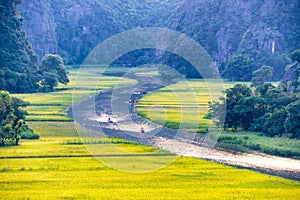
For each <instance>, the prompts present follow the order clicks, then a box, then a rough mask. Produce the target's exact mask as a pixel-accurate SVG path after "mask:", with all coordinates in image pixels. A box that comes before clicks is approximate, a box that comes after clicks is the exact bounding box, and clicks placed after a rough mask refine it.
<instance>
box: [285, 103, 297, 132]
mask: <svg viewBox="0 0 300 200" xmlns="http://www.w3.org/2000/svg"><path fill="white" fill-rule="evenodd" d="M286 110H287V117H286V120H285V124H284V128H285V132H286V133H288V134H290V137H292V138H300V100H298V101H296V102H293V103H291V104H289V105H288V106H287V107H286Z"/></svg>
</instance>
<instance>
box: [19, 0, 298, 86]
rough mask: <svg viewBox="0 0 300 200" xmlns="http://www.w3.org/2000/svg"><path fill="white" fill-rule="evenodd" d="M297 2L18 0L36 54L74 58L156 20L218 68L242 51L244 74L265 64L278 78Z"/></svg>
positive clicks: (293, 32) (294, 27)
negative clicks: (248, 62)
mask: <svg viewBox="0 0 300 200" xmlns="http://www.w3.org/2000/svg"><path fill="white" fill-rule="evenodd" d="M41 2H43V3H41ZM299 7H300V5H299V1H298V0H253V1H248V0H226V1H222V0H205V1H204V0H177V1H174V0H167V1H158V0H128V1H126V2H124V1H120V0H116V1H109V0H86V1H83V0H44V1H35V0H23V4H22V5H21V6H20V7H19V10H20V12H21V15H22V16H23V17H24V26H25V29H26V32H27V34H28V39H29V41H30V42H31V44H32V47H33V49H34V51H35V52H36V54H37V55H38V57H39V58H41V57H42V56H43V55H44V54H45V53H59V54H61V55H62V57H63V58H64V60H65V62H66V63H67V64H80V63H81V62H82V61H83V60H84V58H85V57H86V55H87V54H88V53H89V52H90V51H91V50H92V49H93V48H94V47H95V46H96V45H97V44H98V43H100V42H101V41H103V40H105V39H106V38H108V37H110V36H112V35H114V34H116V33H119V32H122V31H125V30H129V29H132V28H136V27H148V26H159V27H168V28H171V29H174V30H177V31H179V32H182V33H184V34H187V35H188V36H190V37H192V38H194V39H195V40H196V41H198V42H199V43H200V44H201V45H202V46H203V47H204V48H205V49H206V50H207V51H208V52H209V54H210V55H211V56H212V58H213V60H214V61H216V63H217V66H218V67H219V69H220V71H221V73H224V74H226V73H225V72H226V68H227V65H228V63H230V62H234V59H235V57H236V56H244V57H246V59H247V58H248V57H249V58H253V60H254V63H255V64H254V66H252V67H251V69H250V72H249V76H251V71H253V70H256V69H257V68H259V67H260V66H262V65H270V66H272V67H274V78H275V80H279V79H280V78H281V77H282V76H283V75H284V68H285V66H286V65H287V64H289V63H290V60H289V58H288V57H287V54H288V53H290V52H291V51H293V50H295V49H298V48H299V47H300V23H299V21H300V8H299ZM135 60H137V59H135ZM224 76H225V75H224ZM249 76H248V79H249V78H250V77H249Z"/></svg>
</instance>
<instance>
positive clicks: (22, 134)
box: [21, 130, 40, 140]
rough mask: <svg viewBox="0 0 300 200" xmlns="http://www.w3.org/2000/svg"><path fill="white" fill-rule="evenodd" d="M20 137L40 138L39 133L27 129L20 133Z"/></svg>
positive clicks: (28, 138)
mask: <svg viewBox="0 0 300 200" xmlns="http://www.w3.org/2000/svg"><path fill="white" fill-rule="evenodd" d="M21 139H23V140H38V139H40V135H39V134H36V133H34V132H32V131H30V130H29V131H26V132H23V133H21Z"/></svg>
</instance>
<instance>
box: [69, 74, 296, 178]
mask: <svg viewBox="0 0 300 200" xmlns="http://www.w3.org/2000/svg"><path fill="white" fill-rule="evenodd" d="M131 78H132V77H131ZM135 78H137V79H138V77H135ZM146 82H148V83H152V84H148V85H143V89H146V90H148V91H150V90H156V89H158V88H160V87H161V85H160V84H155V83H153V82H152V81H151V80H146ZM115 90H117V89H114V91H112V90H110V91H105V92H102V93H100V94H98V95H97V96H96V97H95V98H89V99H86V100H84V101H83V102H81V103H80V104H78V105H76V106H75V107H74V108H75V109H76V110H77V112H80V118H78V119H77V120H76V122H77V123H79V124H80V125H81V126H83V127H85V128H88V129H90V130H92V129H94V130H95V131H99V126H100V128H101V129H102V131H103V132H104V133H105V135H107V136H112V137H121V138H124V139H130V140H134V141H137V142H139V143H142V144H147V145H151V146H155V147H158V148H161V149H165V150H169V151H170V152H172V153H176V154H178V155H182V156H191V157H196V158H202V159H207V160H211V161H214V162H217V163H223V164H226V165H230V166H235V167H240V168H247V169H252V170H255V171H260V172H263V173H267V174H272V175H277V176H281V177H284V178H289V179H294V180H298V181H300V160H295V159H291V158H283V157H278V156H270V155H267V154H263V153H251V154H249V153H233V152H228V151H225V150H222V149H216V148H214V149H208V148H206V147H205V144H203V143H196V142H195V140H197V141H198V139H195V138H180V137H179V138H178V135H176V134H177V131H176V130H172V129H168V128H165V127H161V126H160V125H158V124H155V123H152V122H149V121H148V120H145V119H143V118H141V117H139V116H137V115H136V114H134V113H133V114H132V113H131V114H128V109H127V104H128V102H124V97H122V94H124V95H126V94H128V93H130V92H132V91H131V89H129V88H120V89H119V91H118V92H119V93H117V94H118V95H117V97H116V96H114V93H116V92H115ZM125 98H126V97H125ZM112 99H114V100H113V101H115V103H116V104H117V105H121V107H124V106H126V109H124V110H125V111H124V112H122V111H120V112H117V113H114V112H113V103H112ZM94 100H95V101H96V104H95V108H93V107H92V106H91V105H93V104H92V103H91V101H94ZM118 101H119V102H118ZM94 109H96V115H93V114H91V113H92V112H91V111H92V110H94ZM68 113H69V115H71V114H72V109H70V110H69V111H68ZM108 117H112V119H113V120H115V121H116V122H117V123H116V124H114V125H109V126H108V123H107V118H108ZM140 127H143V128H144V129H145V131H146V132H153V134H150V135H147V136H143V135H142V134H140V131H139V130H140ZM155 130H159V131H155Z"/></svg>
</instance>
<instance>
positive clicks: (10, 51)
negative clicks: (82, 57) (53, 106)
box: [0, 0, 68, 93]
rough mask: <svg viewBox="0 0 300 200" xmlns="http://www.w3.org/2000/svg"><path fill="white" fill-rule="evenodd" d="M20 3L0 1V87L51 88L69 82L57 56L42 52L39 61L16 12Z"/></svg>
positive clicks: (12, 88)
mask: <svg viewBox="0 0 300 200" xmlns="http://www.w3.org/2000/svg"><path fill="white" fill-rule="evenodd" d="M21 2H22V1H15V0H10V1H1V2H0V10H1V21H0V30H1V31H0V43H1V45H0V60H1V63H0V69H1V71H0V90H6V91H9V92H12V93H16V92H19V93H20V92H22V93H29V92H36V91H52V90H53V88H54V87H55V86H57V85H58V83H63V84H66V83H68V77H67V74H66V68H65V66H64V63H63V60H62V58H61V57H60V56H58V55H51V54H49V55H45V57H44V58H43V60H42V63H41V64H40V65H39V64H38V61H37V57H36V56H35V55H34V52H33V51H32V49H31V45H30V43H29V42H28V41H27V38H26V34H25V31H24V29H23V26H22V25H23V18H22V17H21V16H20V14H19V13H18V12H17V11H16V5H17V4H20V3H21Z"/></svg>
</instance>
